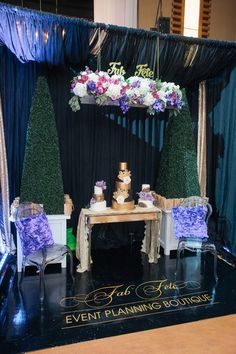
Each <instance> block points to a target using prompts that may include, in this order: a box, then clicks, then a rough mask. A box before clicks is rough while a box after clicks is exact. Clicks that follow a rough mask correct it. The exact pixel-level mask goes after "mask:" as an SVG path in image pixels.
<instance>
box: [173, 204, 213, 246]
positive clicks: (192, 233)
mask: <svg viewBox="0 0 236 354" xmlns="http://www.w3.org/2000/svg"><path fill="white" fill-rule="evenodd" d="M206 213H207V208H206V207H205V206H203V205H198V206H194V207H187V206H179V207H176V208H173V209H172V217H173V222H174V237H175V239H177V240H178V239H180V238H182V237H186V238H201V239H203V238H208V235H207V224H206V222H205V218H206Z"/></svg>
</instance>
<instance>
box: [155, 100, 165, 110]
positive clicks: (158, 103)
mask: <svg viewBox="0 0 236 354" xmlns="http://www.w3.org/2000/svg"><path fill="white" fill-rule="evenodd" d="M153 108H154V109H155V111H156V112H164V106H163V103H162V102H161V100H156V101H155V103H154V105H153Z"/></svg>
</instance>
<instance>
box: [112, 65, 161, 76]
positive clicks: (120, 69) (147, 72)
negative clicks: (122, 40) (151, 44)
mask: <svg viewBox="0 0 236 354" xmlns="http://www.w3.org/2000/svg"><path fill="white" fill-rule="evenodd" d="M109 67H110V68H109V69H108V70H107V73H108V74H109V75H123V76H124V75H125V74H126V71H125V69H124V66H123V65H121V62H120V61H118V62H115V61H112V62H110V63H109ZM134 75H135V76H139V77H143V78H149V79H153V78H154V73H153V71H152V70H151V69H150V68H149V67H148V64H138V65H136V68H135V73H134Z"/></svg>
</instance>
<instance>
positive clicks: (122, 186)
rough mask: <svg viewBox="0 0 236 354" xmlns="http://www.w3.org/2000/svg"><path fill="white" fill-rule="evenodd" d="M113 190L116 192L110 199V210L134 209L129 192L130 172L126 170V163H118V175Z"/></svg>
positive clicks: (130, 192)
mask: <svg viewBox="0 0 236 354" xmlns="http://www.w3.org/2000/svg"><path fill="white" fill-rule="evenodd" d="M115 188H116V190H115V192H114V193H113V198H112V206H111V207H112V209H116V210H131V209H134V200H133V195H132V191H131V172H130V171H129V170H128V164H127V162H120V163H119V174H118V176H117V178H116V182H115Z"/></svg>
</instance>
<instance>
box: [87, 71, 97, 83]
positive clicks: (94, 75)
mask: <svg viewBox="0 0 236 354" xmlns="http://www.w3.org/2000/svg"><path fill="white" fill-rule="evenodd" d="M88 79H89V80H92V81H94V82H97V81H98V75H97V74H95V73H91V74H88Z"/></svg>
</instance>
